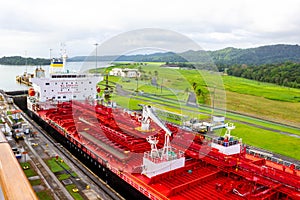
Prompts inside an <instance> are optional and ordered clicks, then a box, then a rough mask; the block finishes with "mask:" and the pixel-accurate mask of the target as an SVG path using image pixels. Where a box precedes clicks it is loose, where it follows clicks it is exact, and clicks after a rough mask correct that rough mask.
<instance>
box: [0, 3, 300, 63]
mask: <svg viewBox="0 0 300 200" xmlns="http://www.w3.org/2000/svg"><path fill="white" fill-rule="evenodd" d="M299 13H300V1H298V0H284V1H274V0H273V1H268V0H205V1H202V0H151V1H149V0H148V1H145V0H109V1H103V0H84V1H83V0H81V1H77V0H43V1H40V0H25V1H24V0H9V1H1V2H0V44H1V45H0V57H3V56H13V55H19V56H25V57H43V58H48V57H49V54H50V53H49V52H50V49H52V54H54V55H55V54H57V55H59V49H61V48H62V47H61V44H64V46H65V48H66V50H67V52H68V55H69V57H74V56H80V55H89V54H91V52H93V51H94V50H95V45H94V44H95V43H98V44H103V43H105V42H106V41H109V40H111V38H114V37H116V36H118V35H120V34H124V33H126V32H130V31H134V30H139V29H145V28H154V29H165V30H170V31H173V32H176V33H178V34H181V35H183V36H184V37H188V38H189V39H191V40H192V41H194V42H195V43H197V44H198V45H199V47H200V48H201V49H204V50H217V49H222V48H226V47H235V48H251V47H258V46H262V45H272V44H299V43H300V14H299ZM163 39H164V37H161V38H160V40H163ZM158 40H159V39H158ZM156 42H158V41H156Z"/></svg>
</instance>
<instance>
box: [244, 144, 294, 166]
mask: <svg viewBox="0 0 300 200" xmlns="http://www.w3.org/2000/svg"><path fill="white" fill-rule="evenodd" d="M246 152H247V153H248V154H250V155H254V156H257V157H260V158H265V159H266V160H270V161H272V162H274V163H278V164H281V165H284V166H287V167H291V166H292V165H294V166H295V169H297V170H300V165H298V164H295V163H293V162H290V161H287V160H283V159H281V158H277V157H276V156H273V154H272V153H270V152H264V151H259V150H256V149H251V148H250V147H249V146H248V148H247V149H246Z"/></svg>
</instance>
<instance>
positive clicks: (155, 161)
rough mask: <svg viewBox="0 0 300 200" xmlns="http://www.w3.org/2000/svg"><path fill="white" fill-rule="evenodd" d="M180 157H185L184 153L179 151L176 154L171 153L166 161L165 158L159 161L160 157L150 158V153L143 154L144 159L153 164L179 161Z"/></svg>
mask: <svg viewBox="0 0 300 200" xmlns="http://www.w3.org/2000/svg"><path fill="white" fill-rule="evenodd" d="M182 157H185V155H184V152H183V151H181V150H179V151H178V152H176V153H175V152H173V151H172V153H170V154H169V156H168V159H166V158H163V159H161V157H160V156H155V157H152V156H151V152H150V151H148V152H144V158H146V159H148V160H150V161H151V162H154V163H161V162H165V161H170V160H176V159H179V158H182Z"/></svg>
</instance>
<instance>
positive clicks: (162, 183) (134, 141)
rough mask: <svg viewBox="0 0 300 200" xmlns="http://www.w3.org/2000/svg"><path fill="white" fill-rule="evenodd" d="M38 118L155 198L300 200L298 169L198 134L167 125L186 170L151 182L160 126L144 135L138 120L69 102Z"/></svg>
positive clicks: (113, 110)
mask: <svg viewBox="0 0 300 200" xmlns="http://www.w3.org/2000/svg"><path fill="white" fill-rule="evenodd" d="M38 114H39V115H40V116H41V118H43V119H44V120H45V121H47V122H48V123H49V124H50V125H51V126H53V127H54V128H55V129H56V130H58V131H59V132H60V133H61V134H67V135H69V136H70V138H71V139H70V140H71V141H72V142H73V143H74V144H76V145H77V146H78V147H80V148H83V147H82V146H84V147H85V151H86V152H87V153H89V154H90V155H91V157H93V158H96V157H101V158H102V159H105V160H107V161H108V162H109V168H110V169H111V170H112V171H113V172H115V173H116V174H118V175H119V176H120V177H121V178H122V179H124V180H125V181H127V182H128V183H129V184H131V185H132V186H133V187H135V188H136V189H138V190H139V191H140V192H142V193H143V194H145V195H146V196H147V197H149V198H150V199H174V200H183V199H261V200H262V199H300V189H299V187H300V172H299V171H298V170H296V169H294V168H293V166H291V167H285V166H283V165H280V164H277V163H274V162H271V161H268V160H265V159H261V158H258V157H255V156H252V155H249V154H246V153H245V152H242V153H241V154H239V155H234V156H225V155H223V154H221V153H219V152H218V151H216V149H211V147H210V146H209V145H206V144H204V143H202V141H201V140H202V139H203V138H204V137H203V136H202V138H197V140H196V139H195V135H193V133H192V132H188V131H185V130H181V129H179V127H176V126H173V125H171V124H168V125H167V126H168V128H169V129H170V130H171V131H172V132H173V137H174V135H176V137H174V141H172V145H173V146H174V147H176V148H177V149H181V150H184V151H185V154H186V159H187V160H186V164H185V167H183V168H180V169H176V170H173V171H171V172H167V173H164V174H160V175H157V176H155V177H153V178H151V179H150V178H147V177H146V176H144V175H142V174H141V165H142V158H143V152H145V151H149V150H150V145H149V143H148V142H147V141H146V137H147V136H148V135H155V136H156V137H158V138H159V144H158V147H162V145H163V142H164V141H163V138H164V131H163V130H162V129H161V128H160V127H158V126H157V125H155V124H151V127H152V131H150V132H141V131H139V128H138V127H139V126H140V123H139V122H138V120H137V117H138V116H129V115H128V114H127V113H124V112H122V110H121V109H112V108H107V107H105V106H102V105H97V106H95V107H94V106H91V105H88V104H84V103H82V102H73V103H70V102H65V103H62V104H58V106H57V108H56V109H51V110H49V111H39V112H38ZM172 139H173V138H172ZM189 142H191V143H189ZM187 144H188V146H187Z"/></svg>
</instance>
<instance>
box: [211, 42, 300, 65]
mask: <svg viewBox="0 0 300 200" xmlns="http://www.w3.org/2000/svg"><path fill="white" fill-rule="evenodd" d="M210 55H211V57H212V59H213V60H214V62H215V63H222V64H226V65H234V64H247V65H261V64H271V63H283V62H286V61H292V62H300V46H298V45H284V44H278V45H270V46H261V47H257V48H249V49H236V48H225V49H221V50H217V51H211V52H210Z"/></svg>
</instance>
